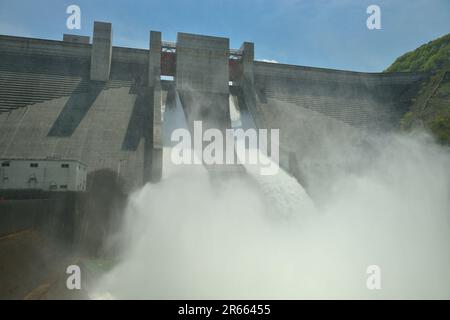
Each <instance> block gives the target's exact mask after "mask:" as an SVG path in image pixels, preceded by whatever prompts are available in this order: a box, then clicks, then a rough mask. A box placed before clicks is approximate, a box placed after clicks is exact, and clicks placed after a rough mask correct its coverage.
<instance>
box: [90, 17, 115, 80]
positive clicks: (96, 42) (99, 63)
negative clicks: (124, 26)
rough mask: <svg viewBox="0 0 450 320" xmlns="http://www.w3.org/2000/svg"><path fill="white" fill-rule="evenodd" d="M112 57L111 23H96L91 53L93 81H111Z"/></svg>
mask: <svg viewBox="0 0 450 320" xmlns="http://www.w3.org/2000/svg"><path fill="white" fill-rule="evenodd" d="M111 56H112V26H111V23H107V22H98V21H95V22H94V36H93V39H92V52H91V80H96V81H108V80H109V74H110V71H111Z"/></svg>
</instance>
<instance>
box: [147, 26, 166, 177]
mask: <svg viewBox="0 0 450 320" xmlns="http://www.w3.org/2000/svg"><path fill="white" fill-rule="evenodd" d="M148 66H149V67H148V86H149V88H150V90H152V91H153V94H152V99H151V101H150V107H151V108H152V110H151V112H150V114H152V115H153V116H152V119H151V121H152V124H151V130H152V134H151V137H152V142H151V164H150V168H149V176H148V181H150V182H158V181H159V180H160V179H161V176H162V165H163V164H162V162H163V139H162V138H163V137H162V114H161V104H162V101H161V32H158V31H150V51H149V63H148Z"/></svg>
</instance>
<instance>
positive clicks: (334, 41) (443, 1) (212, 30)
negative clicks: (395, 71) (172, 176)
mask: <svg viewBox="0 0 450 320" xmlns="http://www.w3.org/2000/svg"><path fill="white" fill-rule="evenodd" d="M72 4H75V5H78V6H79V7H80V9H81V29H80V30H68V29H67V27H66V20H67V18H68V16H69V14H67V13H66V9H67V7H68V6H69V5H72ZM372 4H374V5H378V6H379V7H380V10H381V29H379V30H369V29H368V28H367V26H366V20H367V18H368V17H369V14H367V12H366V10H367V7H368V6H369V5H372ZM94 21H107V22H111V23H112V25H113V45H116V46H124V47H133V48H148V39H149V35H148V34H149V31H150V30H157V31H161V32H162V37H163V40H167V41H175V40H176V34H177V32H189V33H197V34H205V35H213V36H222V37H227V38H230V46H231V47H232V48H239V47H240V46H241V44H242V42H244V41H250V42H254V43H255V58H256V59H258V60H274V61H277V62H279V63H287V64H295V65H303V66H312V67H322V68H333V69H343V70H353V71H365V72H378V71H382V70H384V69H386V68H387V67H388V66H389V65H390V64H391V63H392V62H393V61H394V60H395V59H396V58H397V57H398V56H400V55H402V54H404V53H405V52H407V51H411V50H414V49H415V48H416V47H418V46H420V45H422V44H424V43H427V42H429V41H431V40H433V39H435V38H437V37H440V36H442V35H445V34H447V33H450V0H272V1H267V0H128V1H126V0H120V1H119V0H69V1H66V0H0V34H6V35H16V36H25V37H33V38H44V39H53V40H61V39H62V35H63V34H64V33H72V34H79V35H88V36H91V37H92V29H93V23H94Z"/></svg>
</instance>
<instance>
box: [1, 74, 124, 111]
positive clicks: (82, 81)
mask: <svg viewBox="0 0 450 320" xmlns="http://www.w3.org/2000/svg"><path fill="white" fill-rule="evenodd" d="M90 83H91V82H90V81H89V80H88V79H86V78H83V77H79V76H72V75H57V74H45V73H31V72H11V71H5V70H1V69H0V113H1V112H8V111H11V110H14V109H17V108H20V107H24V106H28V105H32V104H35V103H39V102H43V101H47V100H52V99H55V98H60V97H63V96H70V95H72V94H77V93H86V92H88V91H89V87H90ZM123 86H131V81H125V80H110V81H108V82H107V83H106V85H105V86H104V89H110V88H118V87H123Z"/></svg>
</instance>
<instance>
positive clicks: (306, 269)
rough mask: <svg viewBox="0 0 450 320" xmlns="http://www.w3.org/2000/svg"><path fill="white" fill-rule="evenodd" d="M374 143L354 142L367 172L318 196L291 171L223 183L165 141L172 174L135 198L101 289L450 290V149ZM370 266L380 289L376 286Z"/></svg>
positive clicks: (365, 293) (139, 293) (212, 293)
mask: <svg viewBox="0 0 450 320" xmlns="http://www.w3.org/2000/svg"><path fill="white" fill-rule="evenodd" d="M369 143H370V145H371V150H372V151H371V152H374V153H375V154H377V156H376V157H373V158H370V160H369V161H368V160H367V158H368V157H367V152H366V150H364V149H355V150H356V151H355V153H354V154H352V157H353V158H354V159H356V162H357V163H358V164H359V166H360V168H359V170H358V171H356V172H352V173H349V174H342V175H329V176H328V180H325V181H326V184H327V188H326V190H329V192H328V191H327V192H325V191H324V193H326V194H325V195H323V196H322V197H321V198H320V201H314V202H313V201H312V200H311V199H310V198H309V197H308V195H307V194H306V192H305V190H304V189H303V187H302V186H301V185H300V184H299V183H298V182H297V181H296V180H295V179H294V178H293V177H291V176H290V175H289V174H287V173H286V172H284V171H283V170H280V171H279V173H278V174H277V175H275V176H261V175H259V174H258V170H256V168H254V167H249V166H247V168H246V170H247V174H246V175H241V176H239V177H237V176H230V177H227V178H226V179H225V178H224V180H223V183H220V184H219V185H217V184H215V183H214V180H211V179H210V177H209V174H208V172H207V170H206V169H205V168H204V167H203V166H199V165H197V166H192V165H191V166H187V165H178V166H176V165H174V164H172V163H171V161H170V154H169V153H170V151H171V150H170V148H167V149H165V157H164V159H165V162H164V173H163V179H162V181H161V182H160V183H159V184H155V185H152V184H148V185H146V186H144V187H143V188H142V189H141V190H139V191H137V192H136V193H135V194H133V195H132V196H131V198H130V200H129V205H128V208H127V210H126V213H125V214H126V223H125V225H124V230H123V234H124V235H125V240H124V242H125V250H124V253H123V256H122V260H121V261H122V262H121V263H119V264H118V265H117V267H116V268H115V269H113V270H112V271H111V272H110V273H108V274H106V275H105V276H104V277H103V278H102V279H101V280H100V281H99V283H98V284H97V285H96V287H95V290H93V292H92V295H93V297H102V296H103V297H104V296H105V294H107V295H106V296H108V297H114V298H125V299H128V298H133V299H134V298H136V299H218V298H230V299H241V298H250V299H266V298H268V299H279V298H284V299H301V298H338V299H339V298H360V299H361V298H362V299H377V298H387V299H390V298H449V297H450V289H449V288H450V228H449V215H450V157H449V151H448V149H444V148H441V147H439V146H436V145H434V143H433V142H432V141H430V138H429V137H428V136H427V135H426V134H423V133H417V134H411V135H388V136H377V137H373V138H372V139H371V140H370V141H369ZM254 152H258V151H256V150H254ZM329 152H330V155H329V158H330V159H333V156H334V154H333V153H339V152H342V151H339V150H337V149H336V150H330V151H329ZM311 178H312V179H314V176H310V179H311ZM317 179H323V175H317ZM370 265H377V266H379V267H380V269H381V277H382V278H381V279H382V280H381V289H380V290H369V289H368V288H367V286H366V281H367V277H368V274H367V273H366V270H367V267H368V266H370Z"/></svg>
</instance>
